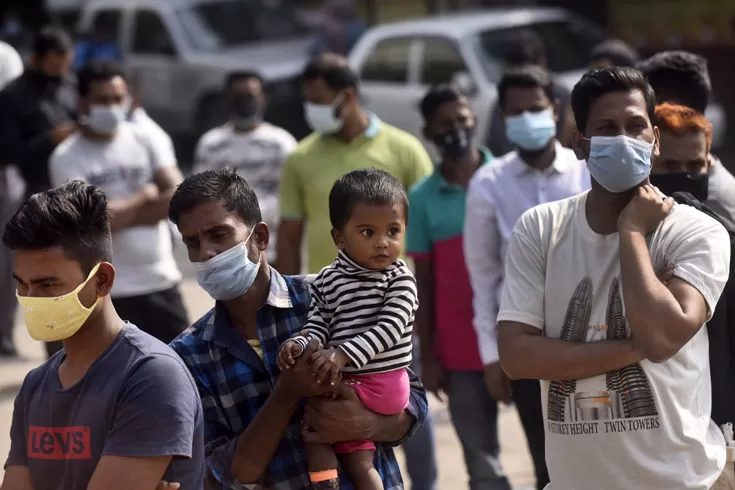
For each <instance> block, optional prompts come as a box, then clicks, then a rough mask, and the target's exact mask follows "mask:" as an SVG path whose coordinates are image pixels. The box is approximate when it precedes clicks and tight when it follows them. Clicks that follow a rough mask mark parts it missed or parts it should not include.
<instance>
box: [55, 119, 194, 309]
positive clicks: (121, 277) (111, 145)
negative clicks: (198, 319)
mask: <svg viewBox="0 0 735 490" xmlns="http://www.w3.org/2000/svg"><path fill="white" fill-rule="evenodd" d="M174 165H176V162H175V161H173V160H171V158H170V155H168V154H166V152H163V151H162V150H161V147H160V145H157V144H155V142H154V141H152V140H151V138H150V136H149V135H148V133H146V132H144V131H143V130H141V129H140V128H138V127H136V126H135V125H134V124H132V123H127V122H124V123H122V124H121V125H120V127H119V128H118V131H117V134H116V135H115V137H114V138H113V139H112V140H109V141H100V140H91V139H89V138H86V137H84V136H83V135H82V134H80V133H76V134H74V135H72V136H70V137H69V138H67V139H66V141H64V142H63V143H62V144H60V145H59V146H57V147H56V150H55V151H54V153H53V155H52V156H51V161H50V164H49V174H50V177H51V185H52V186H54V187H57V186H59V185H61V184H63V183H64V182H67V181H70V180H83V181H85V182H88V183H90V184H93V185H96V186H99V187H100V188H102V190H103V191H105V194H107V199H108V201H117V200H120V199H127V198H130V197H132V196H133V195H134V194H135V193H137V192H138V191H140V190H141V189H142V188H143V186H145V185H146V184H152V183H154V178H155V175H156V172H158V171H159V170H160V169H162V168H165V167H171V166H174ZM112 246H113V258H112V264H113V265H114V266H115V271H116V276H115V285H114V286H113V288H112V297H113V298H121V297H129V296H140V295H144V294H151V293H155V292H159V291H164V290H166V289H169V288H172V287H173V286H175V285H176V284H177V283H178V282H179V281H181V272H180V271H179V268H178V266H177V265H176V260H175V259H174V256H173V250H172V246H173V245H172V243H171V233H170V231H169V227H168V221H167V220H161V221H159V222H158V224H156V225H153V226H135V227H132V228H126V229H124V230H120V231H116V232H115V233H113V234H112Z"/></svg>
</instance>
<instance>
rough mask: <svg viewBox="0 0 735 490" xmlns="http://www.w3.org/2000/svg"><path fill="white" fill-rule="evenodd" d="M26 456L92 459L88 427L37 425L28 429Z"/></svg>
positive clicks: (55, 458) (54, 458)
mask: <svg viewBox="0 0 735 490" xmlns="http://www.w3.org/2000/svg"><path fill="white" fill-rule="evenodd" d="M28 457H29V458H34V459H53V460H64V459H92V449H91V447H90V436H89V427H87V426H75V427H39V426H36V425H32V426H31V427H30V429H29V431H28Z"/></svg>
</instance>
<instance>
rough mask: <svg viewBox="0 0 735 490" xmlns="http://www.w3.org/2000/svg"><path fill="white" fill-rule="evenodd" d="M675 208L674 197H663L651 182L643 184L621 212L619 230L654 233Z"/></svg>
mask: <svg viewBox="0 0 735 490" xmlns="http://www.w3.org/2000/svg"><path fill="white" fill-rule="evenodd" d="M673 208H674V199H673V198H671V197H666V198H663V197H662V196H661V193H660V192H659V190H658V189H657V188H656V187H654V186H652V185H650V184H646V185H642V186H640V187H638V188H637V189H636V190H635V194H634V195H633V199H631V200H630V202H629V203H628V205H627V206H625V209H623V212H622V213H620V217H619V218H618V231H619V232H620V233H626V232H632V233H641V234H643V235H648V234H649V233H653V232H654V231H655V230H656V228H657V227H658V225H659V224H661V222H662V221H663V220H664V218H666V217H667V216H668V215H669V213H670V212H671V210H672V209H673Z"/></svg>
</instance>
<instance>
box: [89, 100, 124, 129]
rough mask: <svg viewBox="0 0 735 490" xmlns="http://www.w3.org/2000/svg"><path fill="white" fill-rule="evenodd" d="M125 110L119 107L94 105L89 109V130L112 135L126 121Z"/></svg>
mask: <svg viewBox="0 0 735 490" xmlns="http://www.w3.org/2000/svg"><path fill="white" fill-rule="evenodd" d="M125 116H126V114H125V108H124V107H123V106H119V105H93V106H91V107H90V108H89V119H88V121H87V124H89V129H91V130H92V131H94V132H95V133H98V134H112V133H114V132H115V131H116V130H117V127H118V126H119V125H120V123H121V122H122V121H124V120H125Z"/></svg>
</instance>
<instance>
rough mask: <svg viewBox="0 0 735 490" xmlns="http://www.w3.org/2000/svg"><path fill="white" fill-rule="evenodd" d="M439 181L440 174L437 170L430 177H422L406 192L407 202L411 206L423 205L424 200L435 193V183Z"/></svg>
mask: <svg viewBox="0 0 735 490" xmlns="http://www.w3.org/2000/svg"><path fill="white" fill-rule="evenodd" d="M440 179H441V174H440V173H439V171H438V170H437V169H434V172H433V173H431V174H430V175H426V176H425V177H422V178H421V180H419V181H418V182H416V184H414V186H413V187H411V189H409V191H408V200H409V202H410V203H411V204H416V203H417V202H418V203H423V202H424V200H425V199H427V198H429V197H432V196H433V194H434V193H435V192H436V191H437V183H438V181H439V180H440Z"/></svg>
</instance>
